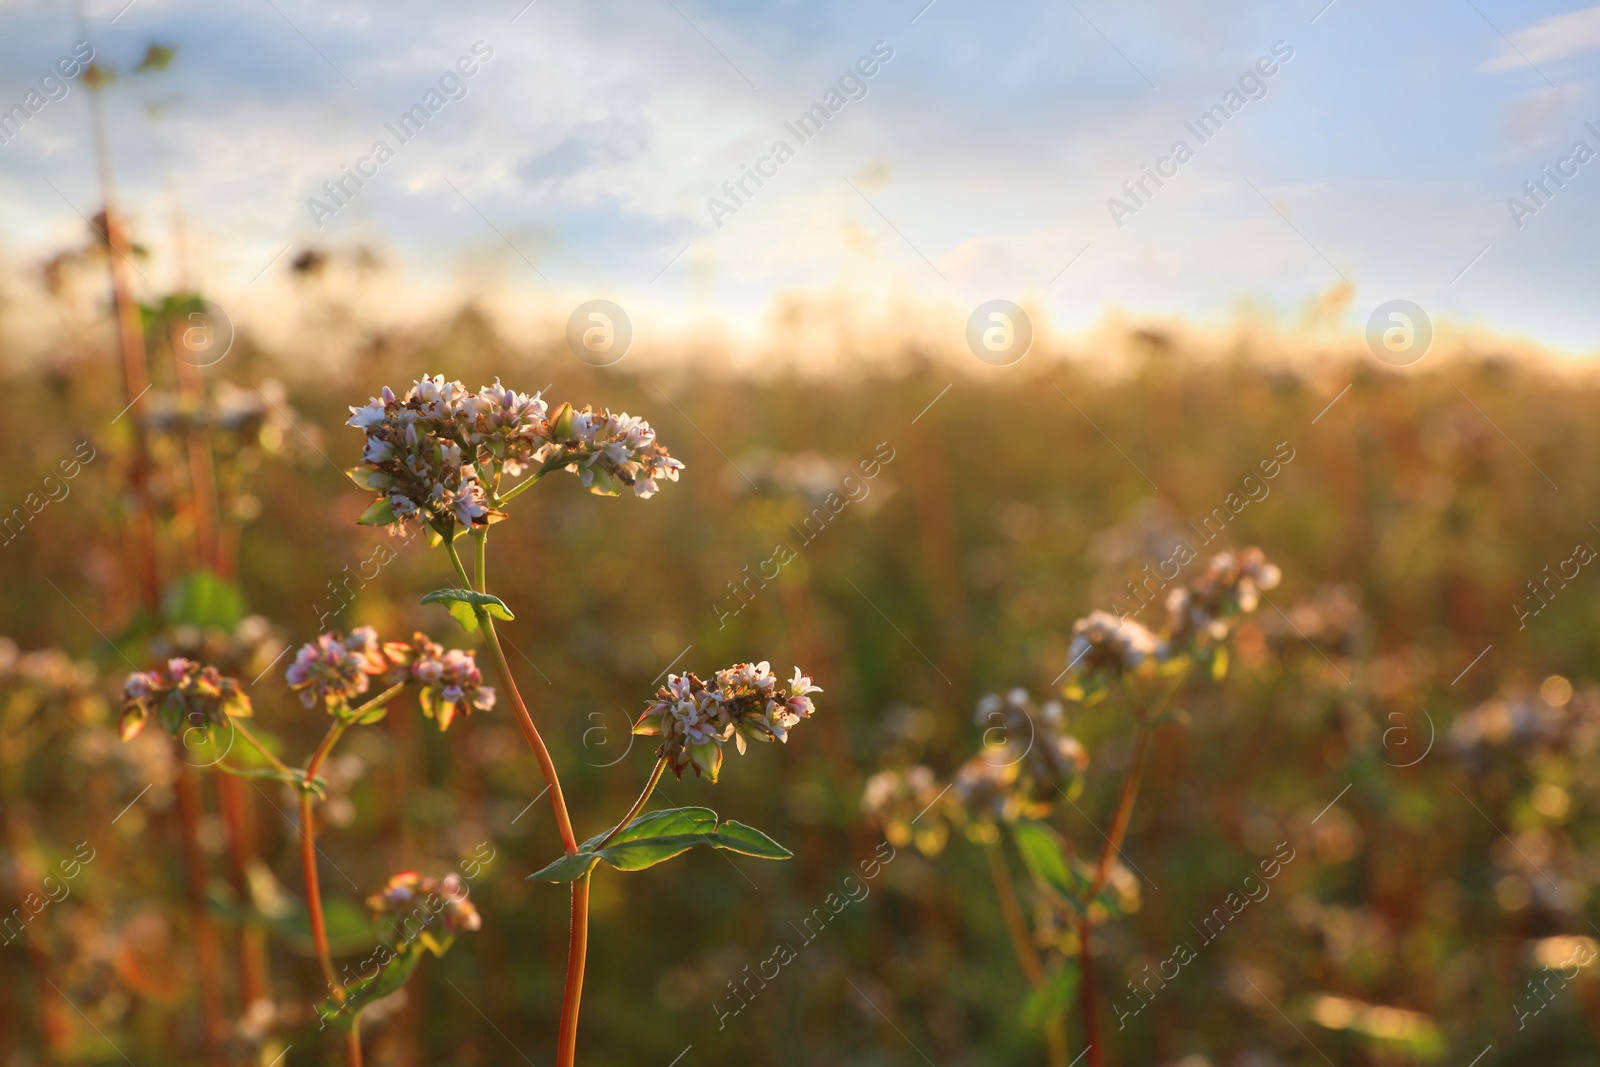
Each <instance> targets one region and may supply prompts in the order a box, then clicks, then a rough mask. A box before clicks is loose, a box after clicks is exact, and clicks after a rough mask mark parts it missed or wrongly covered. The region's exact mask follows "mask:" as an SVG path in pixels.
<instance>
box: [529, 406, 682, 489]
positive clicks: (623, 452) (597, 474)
mask: <svg viewBox="0 0 1600 1067" xmlns="http://www.w3.org/2000/svg"><path fill="white" fill-rule="evenodd" d="M563 414H565V415H566V416H568V417H566V418H562V417H561V416H562V415H563ZM556 427H557V428H558V429H560V430H563V431H568V432H566V433H565V434H564V435H559V436H558V438H557V442H556V443H557V444H559V445H560V446H561V448H562V449H563V451H562V453H561V458H565V459H568V460H570V462H568V463H567V464H566V469H567V470H569V471H572V472H573V473H575V474H577V476H578V480H579V481H580V482H582V483H583V485H584V486H585V487H586V488H588V489H589V490H590V491H591V492H595V493H601V494H603V495H615V494H616V493H618V492H620V491H621V488H620V487H621V486H627V487H629V488H631V489H632V490H633V491H634V493H635V494H636V495H637V496H639V497H642V498H649V497H651V496H654V495H655V493H656V491H657V490H658V489H659V484H658V483H657V481H656V479H657V478H665V479H666V480H667V481H669V482H675V481H677V480H678V472H679V471H681V470H683V464H682V463H680V462H678V461H677V460H675V459H673V458H672V456H671V455H669V454H668V452H667V450H666V449H665V448H663V447H662V446H661V445H658V444H656V432H655V430H654V429H652V428H651V426H650V424H649V423H648V422H645V421H644V420H643V419H641V418H638V417H637V416H633V415H629V414H628V413H627V412H626V411H624V412H622V413H621V414H620V415H614V414H612V413H611V412H609V411H594V410H592V409H590V408H587V407H585V408H584V409H583V410H582V411H574V410H572V409H571V408H564V409H563V411H562V412H558V413H557V421H556ZM568 427H570V430H568Z"/></svg>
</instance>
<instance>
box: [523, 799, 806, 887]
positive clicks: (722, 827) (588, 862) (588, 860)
mask: <svg viewBox="0 0 1600 1067" xmlns="http://www.w3.org/2000/svg"><path fill="white" fill-rule="evenodd" d="M605 836H606V835H605V834H597V835H595V836H594V837H591V838H590V839H589V840H587V841H585V842H584V843H583V844H582V845H579V846H578V851H577V852H575V853H573V854H572V855H570V856H562V857H561V858H560V859H558V860H556V861H554V862H553V863H549V864H546V865H545V866H544V867H542V868H540V869H539V870H538V871H535V872H534V873H533V874H530V875H528V881H530V882H572V881H576V880H577V879H579V878H582V877H584V876H585V875H587V874H588V873H589V872H590V871H592V870H593V869H594V868H595V865H596V864H598V863H599V862H600V861H601V860H605V861H606V862H607V863H609V864H610V865H611V866H613V867H615V868H616V869H617V870H619V871H642V870H644V869H645V868H646V867H654V866H655V865H656V864H658V863H661V862H663V861H665V860H670V859H671V858H672V857H674V856H678V855H681V854H683V853H685V852H687V851H689V850H690V849H691V848H694V847H695V846H696V845H709V846H711V847H712V848H720V849H725V850H726V851H728V852H737V853H739V854H741V855H745V856H756V857H759V858H761V859H768V860H786V859H789V858H791V857H792V856H793V855H794V853H792V852H790V851H789V850H788V849H786V848H784V847H783V846H782V845H780V844H778V843H777V842H776V841H774V840H772V838H770V837H768V836H767V835H766V834H764V833H762V832H761V831H760V830H757V829H754V828H753V827H749V826H745V825H744V824H743V823H738V822H734V821H732V820H731V819H730V820H729V821H727V822H722V823H719V822H718V821H717V813H716V812H714V811H712V810H711V809H710V808H667V809H665V810H662V811H652V812H650V813H649V814H646V815H641V816H639V817H638V818H637V819H634V820H633V821H632V822H631V823H629V824H628V825H627V826H626V827H624V828H623V830H622V831H621V832H620V833H619V834H617V836H616V837H614V838H612V839H611V841H610V843H608V844H607V845H606V846H605V847H604V848H599V849H598V851H597V847H598V846H599V844H600V842H601V841H603V840H605Z"/></svg>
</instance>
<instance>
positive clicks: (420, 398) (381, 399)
mask: <svg viewBox="0 0 1600 1067" xmlns="http://www.w3.org/2000/svg"><path fill="white" fill-rule="evenodd" d="M486 404H487V401H482V400H481V399H480V398H478V397H474V396H473V395H472V394H470V393H468V392H467V389H466V387H465V386H463V385H462V384H461V383H460V382H452V381H446V380H445V378H444V376H443V375H431V376H430V375H425V376H424V377H422V378H421V379H419V380H418V381H416V382H415V383H413V384H412V387H411V389H410V390H409V391H408V392H407V393H406V395H405V397H404V398H400V397H396V396H395V394H394V391H393V390H392V389H389V388H388V387H387V386H385V387H384V389H383V394H382V396H375V397H373V398H372V399H371V401H369V402H368V403H367V404H366V405H365V406H364V407H359V408H356V407H352V408H351V409H350V418H349V420H348V421H347V422H346V425H348V426H353V427H355V428H356V429H358V430H361V431H362V433H364V434H365V435H366V443H365V445H364V447H363V449H362V462H361V463H360V464H359V465H357V466H356V467H354V468H352V469H351V470H350V472H349V474H350V477H351V479H352V480H354V481H355V482H356V484H358V485H360V486H361V487H362V488H365V489H372V490H375V491H377V492H379V493H381V494H382V495H381V496H380V497H379V498H378V500H376V501H375V502H374V504H373V506H372V507H371V508H369V509H368V511H367V514H366V515H364V516H362V521H364V522H366V523H368V524H369V525H391V524H396V523H399V524H405V523H412V522H421V523H424V524H426V525H427V526H429V527H431V528H432V529H433V530H435V531H436V532H438V533H440V534H444V533H447V532H449V531H450V530H451V529H452V528H453V526H454V525H456V524H460V525H462V526H466V527H471V526H473V525H484V524H487V523H489V522H491V521H494V520H495V519H496V518H498V517H499V516H498V514H497V513H495V512H494V511H493V509H492V508H490V507H489V505H488V498H487V494H486V493H485V491H484V487H483V485H482V484H481V483H480V480H479V475H478V468H477V466H476V461H477V459H478V458H479V456H478V453H479V447H478V446H479V444H480V443H481V438H482V433H483V432H485V431H480V429H479V423H480V422H482V421H483V419H482V413H481V411H480V408H482V407H484V406H485V405H486ZM492 453H493V450H492V449H491V450H487V451H486V453H485V458H486V459H489V460H490V461H491V462H493V461H494V458H495V457H494V456H493V454H492Z"/></svg>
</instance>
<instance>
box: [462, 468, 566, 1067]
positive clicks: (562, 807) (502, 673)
mask: <svg viewBox="0 0 1600 1067" xmlns="http://www.w3.org/2000/svg"><path fill="white" fill-rule="evenodd" d="M519 488H520V486H519ZM472 537H473V540H474V542H475V544H474V548H475V553H474V554H475V557H476V559H475V562H476V564H477V571H478V580H477V582H476V583H474V582H473V581H472V579H470V578H468V577H467V569H466V567H464V566H462V563H461V555H460V553H458V552H457V551H456V546H455V542H454V539H453V537H452V536H451V534H450V533H446V534H445V537H444V547H445V551H446V554H448V555H449V557H450V562H451V564H452V565H453V566H454V567H455V569H456V574H457V576H458V577H460V579H461V582H462V584H463V585H465V586H466V587H468V588H469V589H477V590H478V591H479V592H481V593H485V592H488V563H487V559H488V540H489V535H488V531H487V530H474V531H473V532H472ZM476 612H477V616H478V624H479V625H480V626H481V627H482V628H483V632H484V635H485V637H486V638H487V640H486V641H485V642H484V649H485V651H486V652H488V654H489V658H490V661H491V662H493V664H494V669H495V673H496V675H498V676H499V678H500V683H501V685H502V686H504V687H505V690H506V692H507V694H508V695H509V696H510V698H511V708H512V711H513V712H514V713H515V715H516V718H517V725H518V726H520V727H521V728H522V734H523V736H524V737H525V738H527V740H528V747H529V748H531V749H533V754H534V756H535V757H536V758H537V759H538V761H539V769H540V771H541V772H543V774H544V780H545V784H546V785H548V786H549V792H550V807H551V808H552V809H553V810H554V812H555V816H556V828H557V830H559V831H560V833H561V843H562V846H563V847H564V848H565V850H566V853H567V855H569V856H571V855H574V854H576V853H577V851H578V838H577V835H576V834H574V833H573V832H572V818H571V816H570V815H568V813H567V801H566V797H565V796H564V795H563V794H562V792H561V778H560V776H559V775H558V774H557V773H556V765H555V761H554V760H552V759H551V758H550V750H549V749H548V748H546V747H545V744H544V738H542V737H540V736H539V728H538V727H537V726H536V725H534V721H533V716H532V715H530V714H529V713H528V706H527V704H526V703H524V702H523V699H522V693H521V691H520V690H518V689H517V683H516V680H515V679H514V678H513V677H512V676H511V667H510V666H509V665H508V664H507V663H506V655H505V652H504V651H503V650H502V649H501V647H500V636H499V634H497V633H496V632H495V628H494V619H493V618H492V617H491V616H490V615H489V613H488V612H487V611H485V610H483V609H482V608H477V609H476ZM567 937H568V940H567V979H566V985H565V987H564V989H563V991H562V995H561V1025H560V1031H559V1036H558V1037H557V1041H556V1064H557V1067H573V1064H574V1063H575V1062H576V1060H577V1055H578V1008H579V1005H580V1003H581V1001H582V999H583V970H584V964H585V961H586V957H587V954H588V946H589V878H588V876H587V875H585V876H584V877H582V878H579V879H578V880H577V881H575V882H573V883H572V920H571V925H570V927H569V929H568V935H567Z"/></svg>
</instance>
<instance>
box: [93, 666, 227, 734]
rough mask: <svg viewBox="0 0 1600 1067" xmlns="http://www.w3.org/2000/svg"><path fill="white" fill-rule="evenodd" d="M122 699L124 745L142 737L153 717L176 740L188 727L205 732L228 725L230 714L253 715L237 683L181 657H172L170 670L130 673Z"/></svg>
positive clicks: (121, 731) (215, 670)
mask: <svg viewBox="0 0 1600 1067" xmlns="http://www.w3.org/2000/svg"><path fill="white" fill-rule="evenodd" d="M122 696H123V702H122V721H121V723H120V725H119V728H118V729H119V732H120V733H121V735H122V739H123V740H124V741H128V740H131V739H132V738H134V737H135V736H137V735H138V733H139V731H141V730H143V729H144V727H145V723H146V722H148V721H149V719H150V716H151V714H155V715H156V716H157V717H158V719H159V720H160V722H161V726H162V728H163V729H164V730H166V731H167V733H169V734H172V735H174V736H176V735H178V734H179V733H180V732H181V731H183V730H184V729H185V728H186V726H187V727H194V728H199V729H205V728H207V727H210V726H220V725H222V724H223V723H225V722H227V721H228V716H230V715H236V716H239V717H240V718H245V717H248V716H249V715H250V714H251V707H250V698H249V697H248V696H246V695H245V694H244V691H243V688H242V687H241V685H240V684H239V681H238V680H237V679H235V678H230V677H228V676H227V675H224V674H222V673H221V672H220V671H218V670H217V669H216V668H215V667H202V666H201V665H200V664H198V663H196V662H195V661H194V660H192V659H184V658H182V657H181V656H175V657H173V658H172V659H169V660H168V661H167V663H166V666H165V667H159V668H157V669H156V670H153V671H134V672H133V673H132V674H130V675H128V679H127V681H126V682H124V683H123V687H122Z"/></svg>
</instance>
